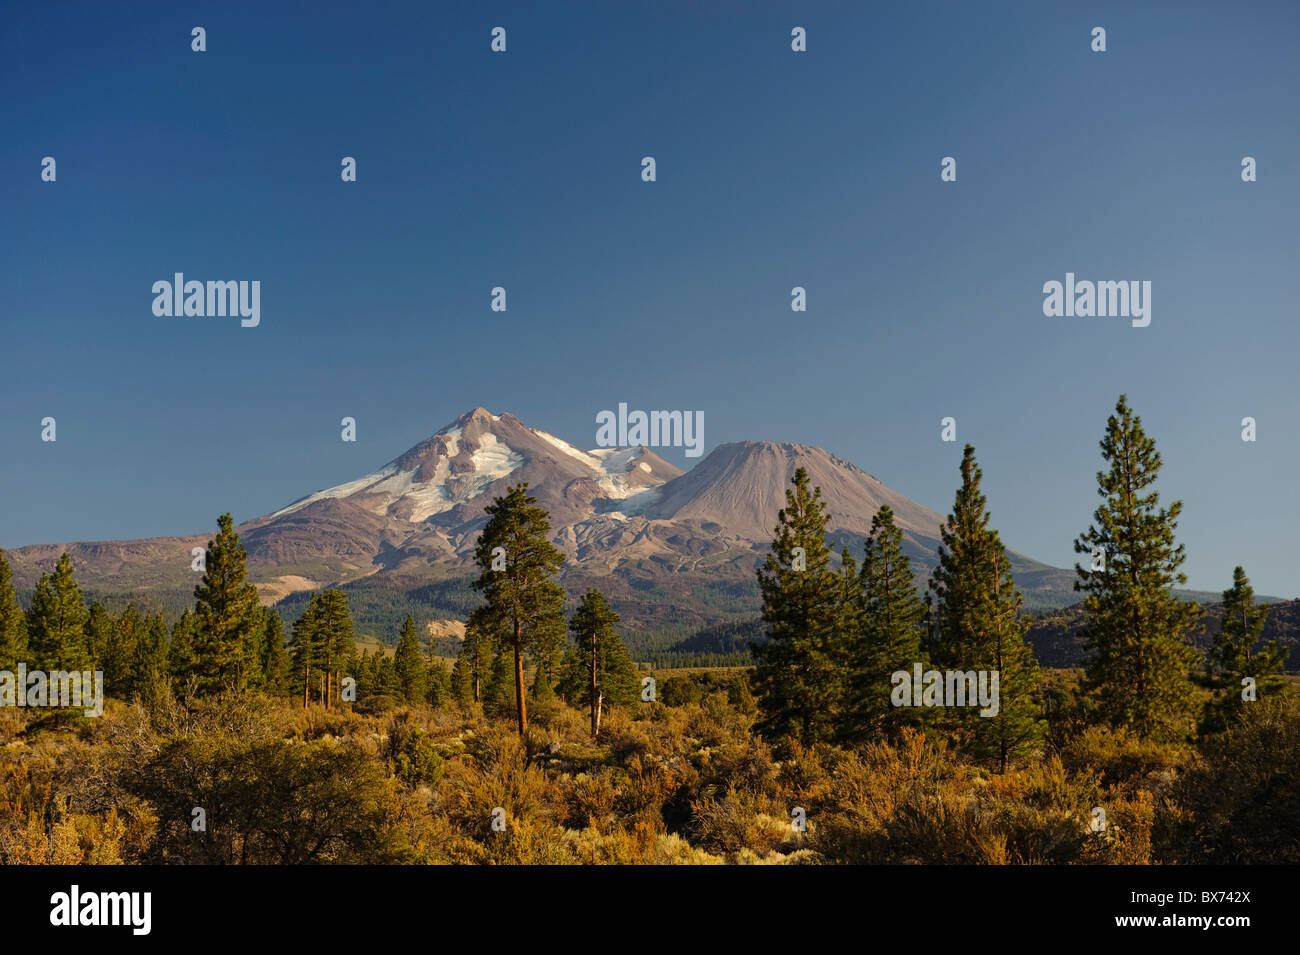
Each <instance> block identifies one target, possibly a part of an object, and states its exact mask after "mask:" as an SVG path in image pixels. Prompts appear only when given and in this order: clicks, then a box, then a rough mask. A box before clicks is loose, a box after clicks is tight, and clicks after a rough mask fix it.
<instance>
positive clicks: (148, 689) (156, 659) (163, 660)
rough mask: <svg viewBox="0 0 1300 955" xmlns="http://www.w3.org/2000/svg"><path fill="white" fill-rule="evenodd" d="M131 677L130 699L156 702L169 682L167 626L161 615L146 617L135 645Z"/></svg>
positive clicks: (128, 693) (128, 696)
mask: <svg viewBox="0 0 1300 955" xmlns="http://www.w3.org/2000/svg"><path fill="white" fill-rule="evenodd" d="M130 674H131V675H130V679H129V680H128V683H127V690H126V698H127V699H143V700H145V701H152V700H155V699H157V697H158V695H159V693H161V692H162V686H163V684H164V683H165V682H166V680H167V624H166V623H165V622H164V621H163V618H162V614H150V615H149V616H148V617H146V618H145V620H144V625H143V626H142V627H141V629H140V633H139V638H138V639H137V640H136V642H135V652H134V653H133V654H132V658H131V668H130Z"/></svg>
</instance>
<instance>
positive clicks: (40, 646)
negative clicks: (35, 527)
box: [27, 554, 92, 670]
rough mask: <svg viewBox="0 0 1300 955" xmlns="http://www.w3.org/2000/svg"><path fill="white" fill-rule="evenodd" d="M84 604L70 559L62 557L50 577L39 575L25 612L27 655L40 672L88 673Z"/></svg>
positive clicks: (89, 666) (88, 653)
mask: <svg viewBox="0 0 1300 955" xmlns="http://www.w3.org/2000/svg"><path fill="white" fill-rule="evenodd" d="M86 619H87V612H86V605H85V603H84V602H83V601H82V599H81V588H80V587H78V586H77V581H76V579H75V578H74V576H73V572H72V559H71V558H70V557H68V555H67V554H64V555H63V556H62V557H60V558H59V563H58V564H57V565H56V566H55V568H54V573H53V574H43V575H42V576H41V579H40V580H39V581H38V582H37V584H36V590H35V591H34V592H33V594H32V605H31V607H30V608H28V611H27V635H28V641H29V653H30V655H31V657H32V662H33V664H34V665H35V666H37V667H39V668H41V669H42V670H89V669H91V663H92V661H91V657H90V649H89V647H88V646H87V645H86V633H85V624H86Z"/></svg>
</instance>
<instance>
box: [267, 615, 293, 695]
mask: <svg viewBox="0 0 1300 955" xmlns="http://www.w3.org/2000/svg"><path fill="white" fill-rule="evenodd" d="M263 619H264V623H263V626H262V647H263V656H262V683H263V685H264V686H265V687H266V690H267V692H268V693H270V694H271V695H272V696H285V695H287V694H288V692H289V653H288V651H287V650H285V647H284V621H283V620H282V619H281V618H280V615H279V613H277V612H276V611H274V610H272V609H271V608H270V607H268V608H266V612H265V616H264V618H263Z"/></svg>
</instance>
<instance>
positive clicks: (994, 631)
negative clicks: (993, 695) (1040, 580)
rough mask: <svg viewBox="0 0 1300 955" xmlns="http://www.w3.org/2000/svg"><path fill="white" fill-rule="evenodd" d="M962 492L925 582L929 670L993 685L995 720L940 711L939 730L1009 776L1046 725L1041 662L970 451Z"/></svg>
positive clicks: (971, 708) (970, 708) (969, 711)
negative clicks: (952, 733)
mask: <svg viewBox="0 0 1300 955" xmlns="http://www.w3.org/2000/svg"><path fill="white" fill-rule="evenodd" d="M961 475H962V483H961V487H959V488H958V490H957V496H956V500H955V502H954V504H953V511H952V513H951V514H950V515H949V516H948V520H947V521H946V522H945V523H944V525H943V526H942V527H941V528H940V537H941V538H942V544H941V545H940V547H939V565H938V567H936V568H935V570H934V573H933V574H932V575H931V578H930V588H931V590H932V591H933V592H934V595H935V614H936V617H937V629H938V634H937V641H936V644H935V649H934V660H933V662H934V663H935V664H936V665H937V666H939V667H943V668H946V669H948V670H951V671H959V672H961V673H969V672H971V671H975V672H976V673H977V674H978V672H979V671H986V672H987V673H988V674H989V676H988V678H987V679H988V681H989V682H988V684H987V685H988V687H989V688H990V689H991V688H992V676H993V674H996V675H997V679H998V703H997V714H996V715H994V716H984V715H981V712H982V710H983V707H981V706H979V705H977V704H975V705H972V704H971V702H970V701H969V700H968V701H967V703H966V704H965V705H964V706H960V707H956V708H954V709H952V710H948V709H946V710H945V711H944V714H943V716H944V719H943V721H942V722H944V723H946V724H947V725H949V726H950V727H953V728H954V729H957V730H958V732H959V733H960V736H961V741H962V742H963V744H964V746H965V747H966V748H967V749H968V750H969V751H970V752H971V753H972V755H975V756H977V757H980V758H984V759H988V760H991V761H993V762H994V763H996V764H997V766H998V767H999V769H1000V770H1001V771H1002V772H1006V771H1007V769H1008V767H1009V766H1010V764H1011V762H1012V761H1013V760H1014V759H1015V758H1017V757H1018V756H1020V755H1021V754H1022V753H1023V752H1025V751H1026V750H1028V749H1029V748H1031V747H1032V746H1033V745H1034V744H1035V743H1037V742H1038V740H1039V739H1041V737H1042V734H1043V729H1044V727H1043V722H1042V719H1041V714H1040V707H1039V704H1038V703H1037V702H1036V701H1035V699H1034V693H1035V691H1036V689H1037V685H1038V662H1037V661H1036V660H1035V659H1034V655H1033V651H1032V649H1031V648H1030V647H1029V645H1028V644H1027V643H1026V642H1025V639H1024V635H1025V629H1026V621H1024V620H1023V619H1022V618H1021V617H1020V608H1021V606H1022V604H1023V599H1022V598H1021V595H1020V592H1019V591H1018V590H1016V587H1015V581H1014V580H1013V579H1012V576H1011V562H1010V561H1009V560H1008V558H1007V554H1006V549H1005V548H1004V547H1003V545H1002V541H1001V539H1000V538H999V536H998V532H997V531H996V530H994V529H993V528H992V527H990V526H989V513H988V510H987V507H986V501H985V498H984V494H983V492H982V491H981V490H980V483H981V481H982V480H983V472H982V471H981V470H980V468H979V466H978V465H977V464H976V463H975V449H974V448H973V447H972V446H971V445H969V444H968V445H966V447H965V449H964V451H963V453H962V461H961Z"/></svg>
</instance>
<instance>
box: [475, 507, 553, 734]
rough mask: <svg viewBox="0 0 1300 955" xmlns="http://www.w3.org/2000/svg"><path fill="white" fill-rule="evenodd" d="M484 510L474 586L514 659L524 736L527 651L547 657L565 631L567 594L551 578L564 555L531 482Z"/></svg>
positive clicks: (517, 709)
mask: <svg viewBox="0 0 1300 955" xmlns="http://www.w3.org/2000/svg"><path fill="white" fill-rule="evenodd" d="M486 511H487V513H488V515H489V520H488V523H487V526H486V527H484V528H483V533H482V535H481V536H480V537H479V542H478V546H477V548H476V549H475V552H474V556H475V558H476V559H477V561H478V565H479V567H480V568H481V571H482V572H481V574H480V576H479V579H478V580H477V581H475V583H474V586H475V588H476V589H478V590H480V591H482V592H483V596H484V597H485V598H486V600H487V607H488V608H489V609H488V611H487V614H488V615H489V617H490V619H491V621H492V625H493V628H494V629H495V630H496V631H497V632H499V633H503V634H504V636H505V637H506V639H507V641H508V642H509V649H510V651H511V652H512V654H513V656H514V672H513V674H512V683H513V684H514V691H515V716H516V720H517V723H518V728H519V735H520V736H524V735H527V733H528V709H527V704H526V703H525V701H524V653H525V652H526V651H528V650H530V649H532V648H533V647H536V648H538V649H539V651H541V653H542V655H543V657H545V656H546V655H547V654H549V653H551V652H553V649H554V646H555V633H556V632H557V628H558V632H559V633H560V634H561V637H562V635H563V633H564V590H563V588H561V587H560V586H559V585H558V584H556V583H555V582H554V581H552V580H551V576H552V575H553V574H556V573H558V572H559V570H560V566H561V564H563V562H564V554H563V553H562V552H561V551H560V550H559V549H558V548H556V547H555V546H554V545H552V544H551V542H550V540H549V537H550V532H551V524H550V520H549V518H548V517H547V514H546V511H544V510H543V509H542V508H540V507H538V506H537V499H536V498H535V497H533V496H531V495H530V494H529V493H528V485H527V484H521V485H518V486H515V487H510V488H508V489H507V491H506V496H505V497H499V498H496V499H495V500H494V502H493V503H492V504H489V505H488V507H487V508H486ZM498 557H501V558H503V560H498V559H497V558H498ZM502 564H504V567H503V568H502ZM494 565H495V566H496V567H497V568H502V569H494Z"/></svg>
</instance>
